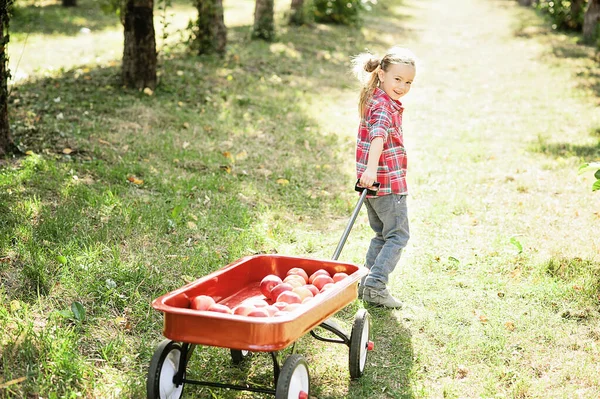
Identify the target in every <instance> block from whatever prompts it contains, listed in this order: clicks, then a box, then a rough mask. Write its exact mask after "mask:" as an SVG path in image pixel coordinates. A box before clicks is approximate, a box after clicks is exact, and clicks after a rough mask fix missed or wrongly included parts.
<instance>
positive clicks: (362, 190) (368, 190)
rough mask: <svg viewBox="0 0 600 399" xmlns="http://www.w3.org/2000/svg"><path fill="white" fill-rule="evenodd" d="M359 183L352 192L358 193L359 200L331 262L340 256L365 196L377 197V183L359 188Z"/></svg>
mask: <svg viewBox="0 0 600 399" xmlns="http://www.w3.org/2000/svg"><path fill="white" fill-rule="evenodd" d="M359 182H360V180H357V181H356V184H355V185H354V190H355V191H358V192H360V193H361V195H360V198H359V199H358V202H357V204H356V206H355V207H354V211H353V212H352V216H350V220H349V221H348V225H346V229H345V230H344V233H343V234H342V238H341V239H340V242H339V243H338V245H337V248H336V249H335V252H334V253H333V260H337V259H338V258H339V256H340V253H342V248H344V244H345V243H346V239H347V238H348V235H349V234H350V230H352V226H354V222H355V221H356V218H357V216H358V213H359V212H360V208H361V206H362V204H363V202H364V201H365V198H366V196H367V194H368V195H377V191H379V186H380V184H379V182H375V183H373V186H372V187H361V186H359V185H358V183H359Z"/></svg>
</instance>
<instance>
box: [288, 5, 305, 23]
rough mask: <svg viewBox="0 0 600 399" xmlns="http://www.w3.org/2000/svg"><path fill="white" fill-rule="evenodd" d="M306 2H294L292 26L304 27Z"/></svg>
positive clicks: (291, 14)
mask: <svg viewBox="0 0 600 399" xmlns="http://www.w3.org/2000/svg"><path fill="white" fill-rule="evenodd" d="M303 8H304V0H292V6H291V7H290V24H293V25H302V24H303V23H304V22H305V21H304V10H303Z"/></svg>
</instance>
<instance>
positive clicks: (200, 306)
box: [190, 295, 215, 310]
mask: <svg viewBox="0 0 600 399" xmlns="http://www.w3.org/2000/svg"><path fill="white" fill-rule="evenodd" d="M214 304H215V300H214V299H213V298H212V297H210V296H208V295H198V296H197V297H194V298H193V299H192V302H191V304H190V307H191V308H192V309H196V310H208V308H210V307H211V306H212V305H214Z"/></svg>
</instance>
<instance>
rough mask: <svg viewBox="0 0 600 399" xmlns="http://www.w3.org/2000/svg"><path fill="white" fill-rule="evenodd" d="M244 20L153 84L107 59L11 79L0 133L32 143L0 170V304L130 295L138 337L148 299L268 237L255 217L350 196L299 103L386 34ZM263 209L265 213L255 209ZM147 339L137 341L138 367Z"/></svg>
mask: <svg viewBox="0 0 600 399" xmlns="http://www.w3.org/2000/svg"><path fill="white" fill-rule="evenodd" d="M392 17H393V15H390V18H392ZM247 31H248V28H240V30H239V31H236V30H232V33H233V34H232V37H233V38H234V41H233V42H232V48H233V49H235V52H234V53H232V54H229V55H228V56H227V57H226V58H225V59H223V60H221V59H215V58H211V57H190V56H189V54H187V53H185V52H181V53H171V54H170V55H169V56H168V57H165V58H163V59H162V60H161V78H160V83H159V87H158V88H157V89H156V91H155V92H154V93H153V95H147V94H145V93H143V92H139V91H135V90H124V89H123V88H121V87H120V83H119V67H117V66H109V67H97V68H91V69H88V68H84V67H82V68H75V69H73V70H69V71H66V72H64V73H63V74H61V75H59V76H57V77H45V78H41V79H30V80H28V81H23V82H20V83H19V84H18V85H15V86H14V87H13V92H12V94H11V99H10V115H11V123H12V128H13V135H14V137H15V139H16V140H17V142H18V143H19V144H20V145H21V147H22V149H23V150H24V151H32V153H33V154H32V155H28V156H26V157H23V158H20V159H15V160H12V161H10V162H8V163H7V164H5V165H4V166H3V167H2V169H0V189H1V190H0V191H1V194H0V204H1V206H0V212H2V217H1V219H0V227H1V233H0V258H2V259H8V260H7V261H2V263H0V278H2V283H3V286H4V288H5V289H6V294H7V296H8V298H7V299H8V300H9V302H10V301H11V300H13V299H19V300H22V301H25V302H28V303H30V304H34V303H36V302H37V301H38V300H39V297H40V296H42V297H47V296H49V297H50V298H51V301H49V302H48V303H53V304H54V303H55V302H56V306H57V307H58V308H62V307H64V308H66V309H68V306H69V304H70V303H71V302H72V301H76V300H77V301H81V302H82V303H83V305H84V307H85V309H86V312H88V314H89V315H90V318H89V319H88V320H89V323H90V324H89V327H90V328H94V326H95V324H94V323H95V321H94V320H95V317H99V319H98V320H102V317H106V315H107V314H112V315H114V314H123V312H125V309H126V308H132V311H131V314H132V316H131V322H132V323H131V324H132V325H133V326H135V327H134V328H133V330H132V333H134V334H138V335H139V336H140V337H141V338H140V341H144V342H147V341H148V339H153V337H155V335H156V334H152V333H150V332H149V331H154V330H156V331H157V332H158V331H160V327H159V325H158V324H159V323H160V318H159V317H158V315H155V314H154V313H153V310H152V309H151V308H150V306H149V304H150V302H151V301H152V300H153V299H154V298H156V297H157V296H158V295H159V294H162V293H164V292H167V291H171V290H173V289H176V288H179V287H180V286H182V285H183V284H184V282H185V278H189V277H186V276H202V275H206V274H208V273H210V272H212V271H214V270H216V269H218V268H221V267H223V266H225V265H226V264H228V263H230V262H232V261H234V260H237V259H239V258H241V257H242V256H246V255H248V254H250V253H252V251H269V250H271V249H272V247H271V246H270V245H272V244H270V242H269V241H270V240H267V239H266V238H265V237H263V235H264V234H266V233H264V234H263V233H261V232H262V231H263V230H264V228H263V227H262V225H263V224H265V223H278V224H279V225H280V226H279V227H278V226H275V227H276V228H279V229H284V230H285V229H287V227H288V226H289V225H290V224H297V223H298V221H299V220H303V218H307V217H314V218H315V220H323V218H324V215H331V214H334V215H335V214H340V213H342V212H344V211H345V209H346V208H343V210H342V208H340V206H339V205H337V204H339V203H340V202H343V201H340V198H341V197H342V198H343V197H344V190H347V191H348V192H349V193H351V194H349V195H353V192H352V188H353V187H352V186H351V184H352V182H353V178H352V176H349V175H348V174H347V173H346V172H344V171H343V170H340V169H339V168H337V167H336V165H339V164H340V163H341V162H342V160H344V159H346V158H347V157H348V156H350V157H352V156H353V155H352V153H350V154H345V153H340V151H337V150H335V149H336V148H338V146H339V145H340V144H344V143H341V142H340V139H339V137H337V136H336V135H335V134H334V135H324V134H323V133H322V131H321V128H320V121H319V120H318V119H317V118H315V117H314V115H311V114H310V112H307V111H306V106H307V104H306V103H307V102H308V101H309V98H317V97H318V96H319V95H321V94H322V93H324V92H326V91H327V90H342V91H343V90H346V89H349V86H350V85H349V83H348V79H346V77H347V71H348V69H349V65H348V60H349V57H350V55H353V54H356V53H358V52H361V51H363V50H364V48H365V47H371V46H377V47H381V48H385V47H387V46H388V45H389V44H388V43H387V42H385V43H384V42H376V43H375V42H370V41H368V40H367V39H366V38H365V36H364V35H363V34H362V33H360V31H349V30H348V29H347V28H344V27H321V29H319V30H315V29H311V28H298V29H296V28H287V29H285V30H284V31H283V32H282V34H281V35H280V41H279V45H278V46H277V45H276V46H273V45H272V44H269V43H263V42H249V41H247V40H246V39H244V35H245V34H246V33H247ZM236 32H237V33H236ZM407 34H408V33H407ZM236 35H237V36H238V38H237V39H236ZM236 40H237V41H236ZM298 54H300V55H301V57H300V58H298ZM311 68H312V69H311ZM340 76H345V77H344V78H340ZM323 165H328V166H329V168H324V167H322V166H323ZM317 166H318V167H317ZM132 177H134V179H132V180H130V178H132ZM135 179H138V180H139V181H141V182H142V183H134V182H135V181H136V180H135ZM325 191H328V192H325ZM322 192H325V193H324V194H321V193H322ZM273 198H275V199H276V201H277V202H276V203H274V202H273ZM274 208H276V209H277V213H278V215H277V216H276V218H274V220H273V219H268V218H266V219H265V216H266V215H265V214H266V213H268V212H271V210H272V209H274ZM281 218H283V219H284V220H283V222H282V221H279V222H278V221H277V220H278V219H279V220H281ZM261 234H262V235H261ZM280 235H281V236H282V238H281V239H282V240H284V239H285V232H284V233H283V234H280ZM291 239H293V237H292V238H291ZM8 279H10V284H6V282H7V281H9V280H8ZM148 314H151V315H153V316H152V317H148ZM374 314H375V316H374V317H373V320H374V325H375V327H374V331H376V332H377V331H380V333H377V334H380V335H381V336H382V337H384V338H382V345H385V346H392V347H394V349H395V350H396V351H395V352H394V351H392V353H391V354H389V353H385V352H381V357H379V354H377V355H376V356H375V359H377V360H376V362H375V364H377V363H379V361H382V362H384V361H387V360H388V359H390V356H391V357H392V358H393V359H394V363H390V364H391V366H390V367H392V373H389V374H386V376H385V381H386V385H387V386H388V387H389V388H388V394H389V392H404V393H402V394H401V395H404V396H398V397H407V398H410V397H412V393H411V392H410V389H409V388H408V387H409V384H408V375H409V374H408V373H409V370H410V364H409V363H408V362H410V361H412V356H411V353H412V352H411V351H412V349H411V348H410V338H407V337H409V336H410V335H409V333H408V331H407V330H406V329H403V327H401V326H400V325H399V323H398V321H397V320H395V319H394V318H393V316H391V315H386V314H382V315H379V314H376V313H374ZM388 323H389V324H390V325H391V326H394V327H389V326H388V327H384V324H388ZM388 329H391V330H392V331H391V332H390V331H388ZM398 331H400V333H398ZM388 333H390V335H387V334H388ZM149 337H150V338H149ZM398 348H399V353H400V354H399V355H396V353H397V352H398ZM150 350H151V348H147V349H144V350H142V352H143V353H141V355H140V358H139V359H140V360H139V361H140V364H143V366H146V365H147V363H144V362H146V360H149V356H150V353H149V352H150ZM90 351H91V352H93V353H96V352H94V351H98V348H95V347H93V348H91V349H90ZM15 362H17V363H14V365H15V367H16V365H19V367H25V366H26V365H27V362H28V360H27V359H21V358H19V359H15ZM383 364H386V363H383ZM397 364H401V365H402V366H401V367H400V368H397V369H396V367H398V366H397ZM19 370H20V369H19ZM376 370H377V368H376V367H374V368H373V371H376ZM371 375H372V376H373V377H369V374H367V375H366V376H365V378H366V379H365V380H364V381H366V383H364V385H360V386H358V385H357V386H355V384H354V383H353V384H352V386H351V387H350V390H351V392H352V395H354V396H353V397H361V395H362V394H361V392H364V393H365V396H362V397H372V396H371V394H370V391H369V389H368V387H371V388H372V389H375V391H376V392H377V388H378V387H379V378H381V375H380V374H379V373H377V374H371ZM398 375H400V377H401V378H400V379H398ZM375 377H377V378H375ZM131 378H135V379H139V380H142V379H144V378H145V376H139V375H138V376H135V377H131ZM405 383H406V384H405ZM361 384H363V383H361ZM399 384H401V385H399ZM142 385H143V384H141V383H140V384H138V385H135V386H136V387H140V386H142ZM28 389H29V388H28ZM131 389H133V390H134V391H135V389H136V388H131ZM28 394H45V393H44V392H37V391H36V388H35V387H33V388H31V389H30V390H28V391H27V392H23V396H26V395H28ZM59 394H60V393H59ZM393 394H395V393H393ZM129 397H132V398H136V397H140V392H137V391H135V392H132V393H131V395H130V396H129Z"/></svg>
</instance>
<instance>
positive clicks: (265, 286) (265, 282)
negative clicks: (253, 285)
mask: <svg viewBox="0 0 600 399" xmlns="http://www.w3.org/2000/svg"><path fill="white" fill-rule="evenodd" d="M282 282H283V281H282V280H281V277H279V276H277V275H275V274H268V275H266V276H265V277H263V279H262V280H261V281H260V285H259V288H260V292H261V293H262V294H263V295H264V296H265V297H267V298H271V290H272V289H273V287H275V286H276V285H277V284H281V283H282Z"/></svg>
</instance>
